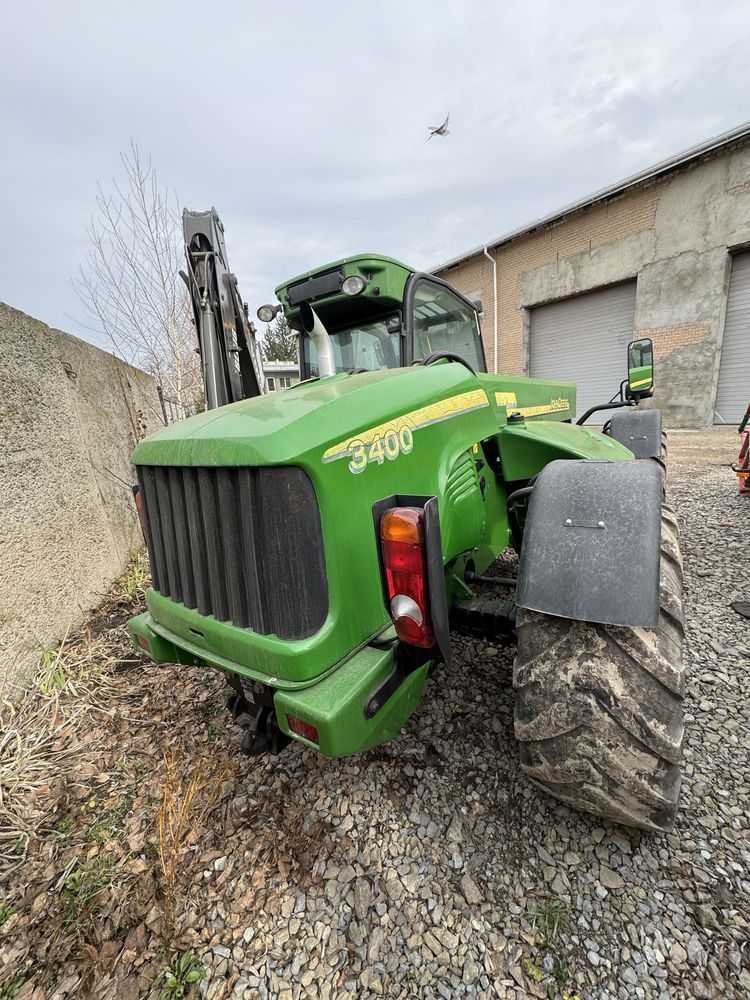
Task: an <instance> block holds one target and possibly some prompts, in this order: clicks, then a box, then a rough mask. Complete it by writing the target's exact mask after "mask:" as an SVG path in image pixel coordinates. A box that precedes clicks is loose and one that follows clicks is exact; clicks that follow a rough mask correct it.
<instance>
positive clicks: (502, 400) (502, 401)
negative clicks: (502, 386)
mask: <svg viewBox="0 0 750 1000" xmlns="http://www.w3.org/2000/svg"><path fill="white" fill-rule="evenodd" d="M495 402H496V403H497V405H498V406H515V405H516V394H515V392H496V393H495Z"/></svg>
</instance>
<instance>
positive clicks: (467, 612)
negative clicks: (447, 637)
mask: <svg viewBox="0 0 750 1000" xmlns="http://www.w3.org/2000/svg"><path fill="white" fill-rule="evenodd" d="M450 627H451V628H452V629H453V630H454V631H456V632H461V633H462V634H463V635H473V636H480V637H481V638H484V639H494V640H495V641H497V642H500V643H502V644H503V645H506V646H507V645H510V644H511V643H515V641H516V605H515V602H514V601H498V600H485V599H484V598H482V597H474V598H472V599H471V600H469V601H454V602H453V607H452V608H451V613H450Z"/></svg>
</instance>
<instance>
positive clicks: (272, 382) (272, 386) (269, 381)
mask: <svg viewBox="0 0 750 1000" xmlns="http://www.w3.org/2000/svg"><path fill="white" fill-rule="evenodd" d="M266 385H267V386H268V391H269V392H276V379H275V378H274V377H273V376H272V375H269V376H268V377H267V378H266Z"/></svg>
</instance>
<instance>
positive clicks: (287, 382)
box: [279, 375, 292, 389]
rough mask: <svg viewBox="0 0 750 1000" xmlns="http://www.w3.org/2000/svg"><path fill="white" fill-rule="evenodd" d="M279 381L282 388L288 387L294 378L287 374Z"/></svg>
mask: <svg viewBox="0 0 750 1000" xmlns="http://www.w3.org/2000/svg"><path fill="white" fill-rule="evenodd" d="M279 383H280V385H281V388H282V389H288V388H289V386H290V385H291V384H292V380H291V379H290V378H287V377H286V375H285V376H283V377H282V378H280V379H279Z"/></svg>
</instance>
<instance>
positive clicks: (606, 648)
mask: <svg viewBox="0 0 750 1000" xmlns="http://www.w3.org/2000/svg"><path fill="white" fill-rule="evenodd" d="M678 540H679V529H678V526H677V521H676V518H675V516H674V514H673V512H672V511H671V509H670V508H669V507H668V506H666V505H664V506H663V507H662V530H661V570H660V581H659V591H660V617H659V624H658V625H657V627H656V628H654V629H647V628H631V627H626V626H609V625H596V624H591V623H588V622H580V621H571V620H569V619H565V618H556V617H553V616H551V615H544V614H540V613H538V612H535V611H526V610H523V609H520V608H519V611H518V623H517V624H518V653H517V656H516V661H515V666H514V670H513V687H514V688H515V694H516V706H515V733H516V738H517V739H518V740H519V741H520V754H521V767H522V768H523V770H524V771H525V772H526V773H527V774H528V776H529V777H530V778H531V779H532V780H533V781H534V782H535V783H536V784H538V785H540V786H541V787H542V788H544V789H546V790H547V791H549V792H550V793H551V794H552V795H554V796H556V797H557V798H559V799H562V800H563V801H564V802H567V803H569V804H570V805H571V806H574V807H575V808H576V809H581V810H584V811H585V812H590V813H594V814H595V815H598V816H603V817H605V818H606V819H610V820H613V821H615V822H619V823H623V824H625V825H626V826H635V827H641V828H643V829H646V830H656V831H664V830H670V829H671V828H672V825H673V823H674V818H675V812H676V809H677V800H678V796H679V790H680V776H681V769H680V765H681V760H682V743H683V723H682V699H683V696H684V692H685V670H684V666H683V655H682V640H683V632H684V628H683V611H682V559H681V556H680V549H679V541H678Z"/></svg>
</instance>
